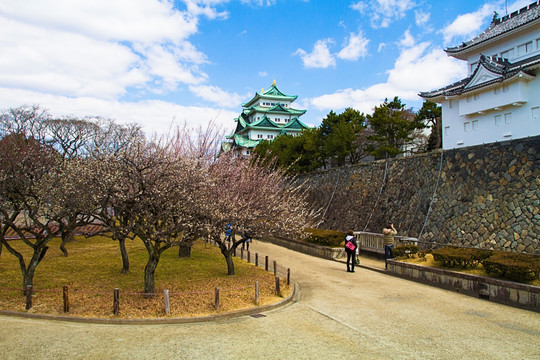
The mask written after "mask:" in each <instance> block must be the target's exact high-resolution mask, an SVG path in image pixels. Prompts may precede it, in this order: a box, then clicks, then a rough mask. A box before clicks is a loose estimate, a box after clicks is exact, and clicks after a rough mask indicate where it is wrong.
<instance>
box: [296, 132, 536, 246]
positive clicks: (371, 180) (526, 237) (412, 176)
mask: <svg viewBox="0 0 540 360" xmlns="http://www.w3.org/2000/svg"><path fill="white" fill-rule="evenodd" d="M441 164H442V166H441ZM439 169H440V170H441V171H440V176H439ZM300 180H306V182H305V184H306V185H307V186H309V199H310V201H311V202H312V203H314V204H315V205H316V206H318V207H320V208H321V209H322V210H323V212H324V221H323V223H322V224H321V227H322V228H328V229H336V230H342V231H346V230H349V229H352V230H355V231H368V232H380V231H381V230H382V228H383V226H384V225H385V224H386V222H387V221H389V220H391V221H393V223H394V224H395V225H396V228H397V229H398V234H399V235H403V236H411V237H418V236H419V235H420V234H421V235H422V236H421V239H420V240H422V241H434V242H438V243H442V244H455V245H461V246H474V247H481V248H487V249H493V250H504V251H517V252H526V253H537V254H540V246H539V237H540V137H538V136H537V137H532V138H527V139H520V140H515V141H508V142H502V143H493V144H487V145H483V146H475V147H469V148H461V149H453V150H447V151H444V153H443V152H442V151H439V152H433V153H429V154H421V155H416V156H412V157H403V158H396V159H389V160H388V161H385V160H379V161H375V162H372V163H364V164H358V165H355V166H348V167H341V168H334V169H329V170H324V171H319V172H315V173H311V174H309V175H306V176H304V177H302V178H301V179H300ZM437 180H439V183H438V187H437V192H436V196H435V197H434V198H433V203H432V205H431V211H430V214H429V217H427V221H426V214H427V213H428V209H429V208H430V204H431V200H432V196H433V194H434V190H435V187H436V186H437ZM325 210H326V211H325ZM424 223H425V227H424Z"/></svg>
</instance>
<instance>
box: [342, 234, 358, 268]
mask: <svg viewBox="0 0 540 360" xmlns="http://www.w3.org/2000/svg"><path fill="white" fill-rule="evenodd" d="M357 247H358V244H357V243H356V238H355V237H354V233H353V231H352V230H349V231H347V237H346V238H345V252H346V253H347V272H354V255H355V254H356V248H357Z"/></svg>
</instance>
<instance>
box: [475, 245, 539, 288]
mask: <svg viewBox="0 0 540 360" xmlns="http://www.w3.org/2000/svg"><path fill="white" fill-rule="evenodd" d="M482 265H483V266H484V270H485V271H486V272H487V273H488V274H490V275H495V276H498V277H501V278H504V279H508V280H513V281H518V282H528V281H532V280H534V279H538V278H540V257H538V256H534V255H529V254H520V253H510V252H503V251H494V252H493V254H492V255H491V256H490V257H489V258H488V259H485V260H484V261H483V262H482Z"/></svg>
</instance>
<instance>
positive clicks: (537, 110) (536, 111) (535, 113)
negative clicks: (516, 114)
mask: <svg viewBox="0 0 540 360" xmlns="http://www.w3.org/2000/svg"><path fill="white" fill-rule="evenodd" d="M531 116H532V119H533V120H540V107H538V106H537V107H533V108H531Z"/></svg>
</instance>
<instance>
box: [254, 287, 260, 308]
mask: <svg viewBox="0 0 540 360" xmlns="http://www.w3.org/2000/svg"><path fill="white" fill-rule="evenodd" d="M255 305H257V306H259V282H258V281H255Z"/></svg>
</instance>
